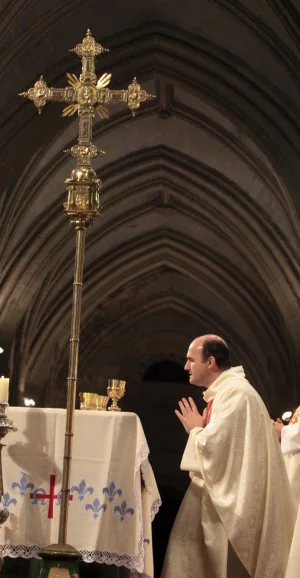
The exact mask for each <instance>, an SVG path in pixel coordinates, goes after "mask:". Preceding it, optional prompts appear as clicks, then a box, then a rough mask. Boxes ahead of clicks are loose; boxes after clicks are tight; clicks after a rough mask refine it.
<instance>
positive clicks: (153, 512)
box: [151, 498, 162, 522]
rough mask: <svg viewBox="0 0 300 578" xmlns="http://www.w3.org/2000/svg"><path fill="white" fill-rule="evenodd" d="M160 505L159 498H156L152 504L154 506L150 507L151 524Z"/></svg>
mask: <svg viewBox="0 0 300 578" xmlns="http://www.w3.org/2000/svg"><path fill="white" fill-rule="evenodd" d="M161 504H162V501H161V499H160V498H158V499H157V500H156V502H154V504H152V506H151V522H153V520H154V518H155V516H156V514H157V512H158V511H159V508H160V506H161Z"/></svg>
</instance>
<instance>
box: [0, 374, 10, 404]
mask: <svg viewBox="0 0 300 578" xmlns="http://www.w3.org/2000/svg"><path fill="white" fill-rule="evenodd" d="M8 389H9V379H8V377H3V376H2V377H1V378H0V403H1V402H2V403H3V402H4V403H6V402H8Z"/></svg>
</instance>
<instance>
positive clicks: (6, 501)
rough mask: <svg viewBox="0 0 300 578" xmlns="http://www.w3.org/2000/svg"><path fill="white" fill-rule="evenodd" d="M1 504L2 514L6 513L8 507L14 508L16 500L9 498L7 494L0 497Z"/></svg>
mask: <svg viewBox="0 0 300 578" xmlns="http://www.w3.org/2000/svg"><path fill="white" fill-rule="evenodd" d="M1 502H2V506H3V510H4V512H7V511H8V509H9V506H16V505H17V500H16V499H15V498H11V497H10V495H9V494H8V493H7V492H6V493H5V494H4V495H3V496H2V500H1Z"/></svg>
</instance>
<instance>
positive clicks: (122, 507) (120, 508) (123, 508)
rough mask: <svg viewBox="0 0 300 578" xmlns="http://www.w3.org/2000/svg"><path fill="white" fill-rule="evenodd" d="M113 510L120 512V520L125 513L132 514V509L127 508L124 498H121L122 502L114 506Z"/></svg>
mask: <svg viewBox="0 0 300 578" xmlns="http://www.w3.org/2000/svg"><path fill="white" fill-rule="evenodd" d="M114 512H117V513H118V514H120V520H121V522H123V520H124V518H125V516H126V515H127V514H131V516H132V515H133V514H134V509H133V508H127V503H126V502H125V500H123V502H122V503H121V505H120V506H115V508H114Z"/></svg>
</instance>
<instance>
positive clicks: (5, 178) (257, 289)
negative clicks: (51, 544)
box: [0, 0, 300, 413]
mask: <svg viewBox="0 0 300 578" xmlns="http://www.w3.org/2000/svg"><path fill="white" fill-rule="evenodd" d="M0 6H1V7H0V16H1V17H0V47H1V48H0V50H1V64H0V74H1V83H0V85H1V90H0V109H1V116H0V118H1V128H0V137H1V138H0V146H1V154H0V177H1V181H0V182H1V201H0V202H1V216H0V218H1V237H0V244H1V249H0V258H1V310H0V328H1V341H0V345H2V346H3V348H4V350H5V352H4V354H3V355H2V356H1V363H2V371H3V372H7V371H9V372H10V375H11V379H12V386H13V388H14V392H15V394H16V391H17V389H18V390H19V391H20V394H21V395H33V396H34V397H35V398H37V400H38V401H39V403H47V404H48V405H57V404H58V405H59V404H60V403H64V391H65V389H64V386H62V380H63V379H65V376H66V367H67V357H68V339H69V326H70V315H71V295H72V274H73V259H74V246H75V237H74V232H73V231H72V230H71V229H70V228H69V225H68V222H67V220H66V218H65V217H64V214H63V201H64V200H65V196H66V193H65V185H64V181H65V179H66V178H67V177H68V176H69V175H70V172H71V170H72V168H73V166H74V160H72V159H71V157H68V156H67V155H64V154H63V152H62V151H63V150H64V149H67V148H69V147H70V146H71V145H72V144H73V143H74V141H75V140H76V138H77V130H78V121H77V119H76V118H75V117H73V118H72V119H63V118H62V117H61V114H60V113H61V109H62V106H60V105H57V104H51V105H48V106H47V107H46V108H45V110H44V111H43V114H42V115H41V116H40V117H39V116H38V114H37V112H36V109H35V108H34V106H33V105H32V104H31V103H29V102H28V101H26V100H24V99H22V98H21V97H18V96H17V95H18V93H19V92H22V91H24V90H26V89H28V88H29V87H30V86H32V85H33V84H34V82H35V81H36V80H37V78H38V77H39V75H40V74H41V73H42V74H43V75H44V78H45V79H46V81H47V83H48V85H50V86H64V85H66V83H67V80H66V72H73V73H75V74H78V73H79V71H80V60H79V59H78V57H76V55H74V54H72V53H71V52H69V49H70V48H72V47H74V46H75V45H76V44H77V43H78V42H80V41H81V40H82V38H83V37H84V35H85V33H86V30H87V28H91V30H92V33H93V36H94V37H95V38H96V40H97V41H99V42H101V43H102V44H103V45H104V46H105V47H107V48H109V49H110V52H108V53H105V54H104V55H102V56H101V57H99V58H98V60H97V73H99V76H100V75H101V74H102V73H103V72H111V73H112V82H111V86H112V87H114V88H120V87H123V86H124V87H127V85H128V84H129V82H130V81H131V80H132V78H133V77H134V76H135V75H136V76H137V77H138V80H139V81H140V82H141V83H142V85H143V87H145V88H146V89H147V90H148V91H149V92H153V93H155V94H156V95H157V99H156V100H154V101H151V102H150V103H149V104H147V105H144V106H142V107H141V110H140V111H139V112H138V113H137V115H136V117H135V118H134V119H132V117H131V115H130V113H129V111H128V110H127V109H126V108H122V107H120V106H116V107H115V109H114V110H113V109H111V111H110V119H109V120H108V121H100V119H98V120H95V124H94V141H95V144H97V145H98V146H99V148H101V149H104V150H105V151H106V155H105V156H104V157H100V158H99V157H98V158H97V159H96V160H95V162H94V166H95V168H96V169H97V173H98V174H99V177H100V178H101V179H102V180H103V192H102V206H103V211H102V216H101V217H100V218H99V219H98V220H97V221H96V222H95V225H94V227H93V228H92V229H91V230H90V231H89V232H88V236H87V250H86V260H85V284H84V300H83V311H82V339H81V353H80V374H81V376H82V379H83V380H84V379H87V377H86V376H90V379H91V380H93V379H94V382H95V379H96V378H99V384H102V386H103V383H105V380H106V379H107V378H108V377H111V376H114V375H118V374H120V375H123V376H124V375H125V376H126V377H127V378H128V379H129V381H131V382H132V383H135V384H137V385H136V387H138V384H139V383H141V380H142V376H143V375H144V374H145V371H146V370H147V368H148V367H149V366H151V365H152V364H153V363H156V362H159V361H160V360H169V361H173V362H175V363H178V362H179V363H182V360H183V358H184V356H185V351H186V347H187V345H188V343H189V341H190V340H191V339H192V338H193V337H194V336H195V335H199V334H201V333H207V332H215V333H218V334H221V335H222V336H223V337H225V338H226V339H227V340H228V342H229V344H230V346H231V348H232V350H233V357H234V359H235V361H236V362H237V363H243V365H244V366H245V368H246V370H247V373H248V375H249V376H250V378H251V380H252V382H253V384H254V386H255V387H256V388H257V389H258V390H259V391H260V393H261V394H262V395H263V397H264V399H265V401H266V403H267V405H268V407H269V409H270V411H271V412H275V413H276V412H279V411H281V410H283V409H286V408H287V407H288V406H289V405H291V404H295V403H296V402H298V401H299V397H300V395H299V394H298V391H297V386H298V383H299V378H300V362H299V359H300V358H299V353H300V347H299V343H300V340H299V278H300V267H299V257H298V256H299V249H300V235H299V216H298V215H299V208H300V195H299V170H300V169H299V167H300V105H299V103H300V0H297V1H291V0H251V2H249V0H186V1H185V2H181V1H177V0H152V1H150V0H139V2H137V1H136V0H127V1H126V2H122V1H120V0H115V2H113V4H109V3H103V2H99V1H95V0H94V1H93V0H80V1H79V0H69V1H67V0H65V1H64V2H62V1H61V0H60V1H58V0H51V1H50V0H43V1H42V2H41V1H38V0H9V1H8V0H2V1H1V5H0Z"/></svg>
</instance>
